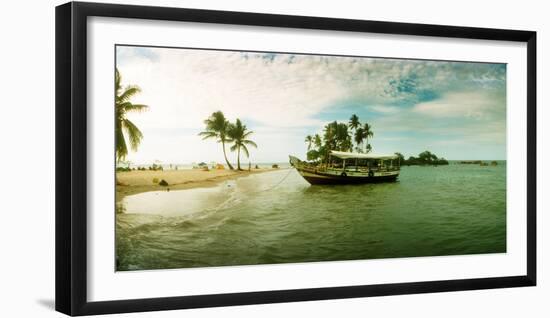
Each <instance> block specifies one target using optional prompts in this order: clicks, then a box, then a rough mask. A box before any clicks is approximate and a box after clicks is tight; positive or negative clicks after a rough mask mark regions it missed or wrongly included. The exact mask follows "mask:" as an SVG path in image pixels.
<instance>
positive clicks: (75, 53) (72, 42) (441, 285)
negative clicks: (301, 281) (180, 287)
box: [55, 2, 536, 316]
mask: <svg viewBox="0 0 550 318" xmlns="http://www.w3.org/2000/svg"><path fill="white" fill-rule="evenodd" d="M91 16H96V17H116V18H132V19H148V20H168V21H188V22H203V23H217V24H235V25H247V26H267V27H283V28H299V29H318V30H337V31H352V32H369V33H379V34H395V35H410V36H430V37H448V38H462V39H483V40H500V41H512V42H525V43H526V44H527V162H526V166H525V168H526V169H527V170H526V171H527V207H526V212H527V213H526V216H525V217H526V218H527V258H526V260H525V261H526V263H527V273H526V274H525V275H522V276H509V277H496V278H476V279H456V280H441V281H429V282H412V283H392V284H378V285H363V286H345V287H330V288H308V289H294V290H278V291H261V292H245V293H230V294H214V295H196V296H180V297H162V298H148V299H129V300H113V301H99V302H89V301H88V300H87V296H86V290H87V265H86V264H87V250H86V248H87V242H86V240H87V238H86V237H87V221H86V207H87V202H86V200H87V197H86V193H87V155H88V154H87V146H86V145H87V137H86V135H87V134H86V133H87V118H86V112H87V106H86V100H87V96H86V94H87V93H86V87H87V83H86V78H87V73H86V63H87V57H86V52H87V50H86V49H87V48H86V42H87V39H86V36H87V22H86V21H87V18H88V17H91ZM55 23H56V26H55V28H56V34H55V35H56V41H55V45H56V46H55V49H56V75H55V81H56V84H55V86H56V90H55V94H56V197H55V199H56V221H55V225H56V229H55V231H56V257H55V259H56V273H55V275H56V279H55V283H56V295H55V307H56V310H58V311H60V312H62V313H65V314H68V315H75V316H76V315H92V314H107V313H123V312H138V311H155V310H169V309H184V308H201V307H216V306H233V305H248V304H261V303H279V302H291V301H307V300H323V299H336V298H353V297H367V296H384V295H400V294H416V293H433V292H447V291H460V290H473V289H490V288H503V287H519V286H535V285H536V32H533V31H517V30H503V29H487V28H472V27H458V26H443V25H427V24H411V23H394V22H380V21H362V20H348V19H334V18H321V17H307V16H289V15H273V14H258V13H244V12H229V11H212V10H197V9H182V8H167V7H150V6H134V5H131V6H130V5H115V4H104V3H101V4H100V3H81V2H70V3H67V4H64V5H60V6H58V7H56V22H55Z"/></svg>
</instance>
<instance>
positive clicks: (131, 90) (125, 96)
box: [117, 85, 141, 102]
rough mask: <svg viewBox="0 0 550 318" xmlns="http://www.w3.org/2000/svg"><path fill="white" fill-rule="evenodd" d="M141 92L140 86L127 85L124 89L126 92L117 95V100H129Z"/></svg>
mask: <svg viewBox="0 0 550 318" xmlns="http://www.w3.org/2000/svg"><path fill="white" fill-rule="evenodd" d="M139 92H141V88H139V86H137V85H129V86H126V88H125V89H124V92H122V94H120V95H119V96H117V101H118V102H127V101H129V100H130V98H132V97H133V96H134V95H136V94H137V93H139Z"/></svg>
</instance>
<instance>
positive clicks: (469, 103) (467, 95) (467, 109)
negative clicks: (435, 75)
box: [413, 90, 506, 119]
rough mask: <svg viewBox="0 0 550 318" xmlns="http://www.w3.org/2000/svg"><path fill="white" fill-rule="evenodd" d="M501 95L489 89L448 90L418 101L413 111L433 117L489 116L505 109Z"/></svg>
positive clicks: (478, 117)
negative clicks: (429, 99)
mask: <svg viewBox="0 0 550 318" xmlns="http://www.w3.org/2000/svg"><path fill="white" fill-rule="evenodd" d="M505 106H506V104H505V100H504V99H503V96H499V95H497V94H494V93H492V92H490V91H486V90H479V91H466V92H449V93H447V94H445V95H444V96H443V97H441V98H439V99H436V100H432V101H429V102H423V103H419V104H417V105H415V106H414V108H413V111H415V112H417V113H421V114H425V115H428V116H433V117H468V118H474V119H484V118H489V117H490V116H491V115H492V114H493V113H494V112H495V111H502V110H503V109H504V110H505V109H506V108H505Z"/></svg>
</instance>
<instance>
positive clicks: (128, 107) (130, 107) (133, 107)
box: [122, 102, 149, 113]
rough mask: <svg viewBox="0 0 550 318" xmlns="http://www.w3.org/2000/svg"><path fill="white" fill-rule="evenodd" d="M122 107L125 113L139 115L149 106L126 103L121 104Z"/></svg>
mask: <svg viewBox="0 0 550 318" xmlns="http://www.w3.org/2000/svg"><path fill="white" fill-rule="evenodd" d="M122 106H123V107H124V110H125V111H127V112H138V113H141V112H144V111H146V110H148V109H149V106H147V105H143V104H132V103H130V102H126V103H124V104H122Z"/></svg>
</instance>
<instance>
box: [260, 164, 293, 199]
mask: <svg viewBox="0 0 550 318" xmlns="http://www.w3.org/2000/svg"><path fill="white" fill-rule="evenodd" d="M292 170H294V168H289V169H288V172H287V174H286V175H285V176H284V177H283V178H282V179H281V180H279V182H277V183H276V184H275V185H274V186H272V187H269V188H267V189H263V190H258V191H256V192H254V193H258V192H264V191H269V190H273V189H275V188H276V187H278V186H279V185H280V184H281V183H283V181H285V179H286V178H287V177H288V176H289V175H290V173H291V172H292Z"/></svg>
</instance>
